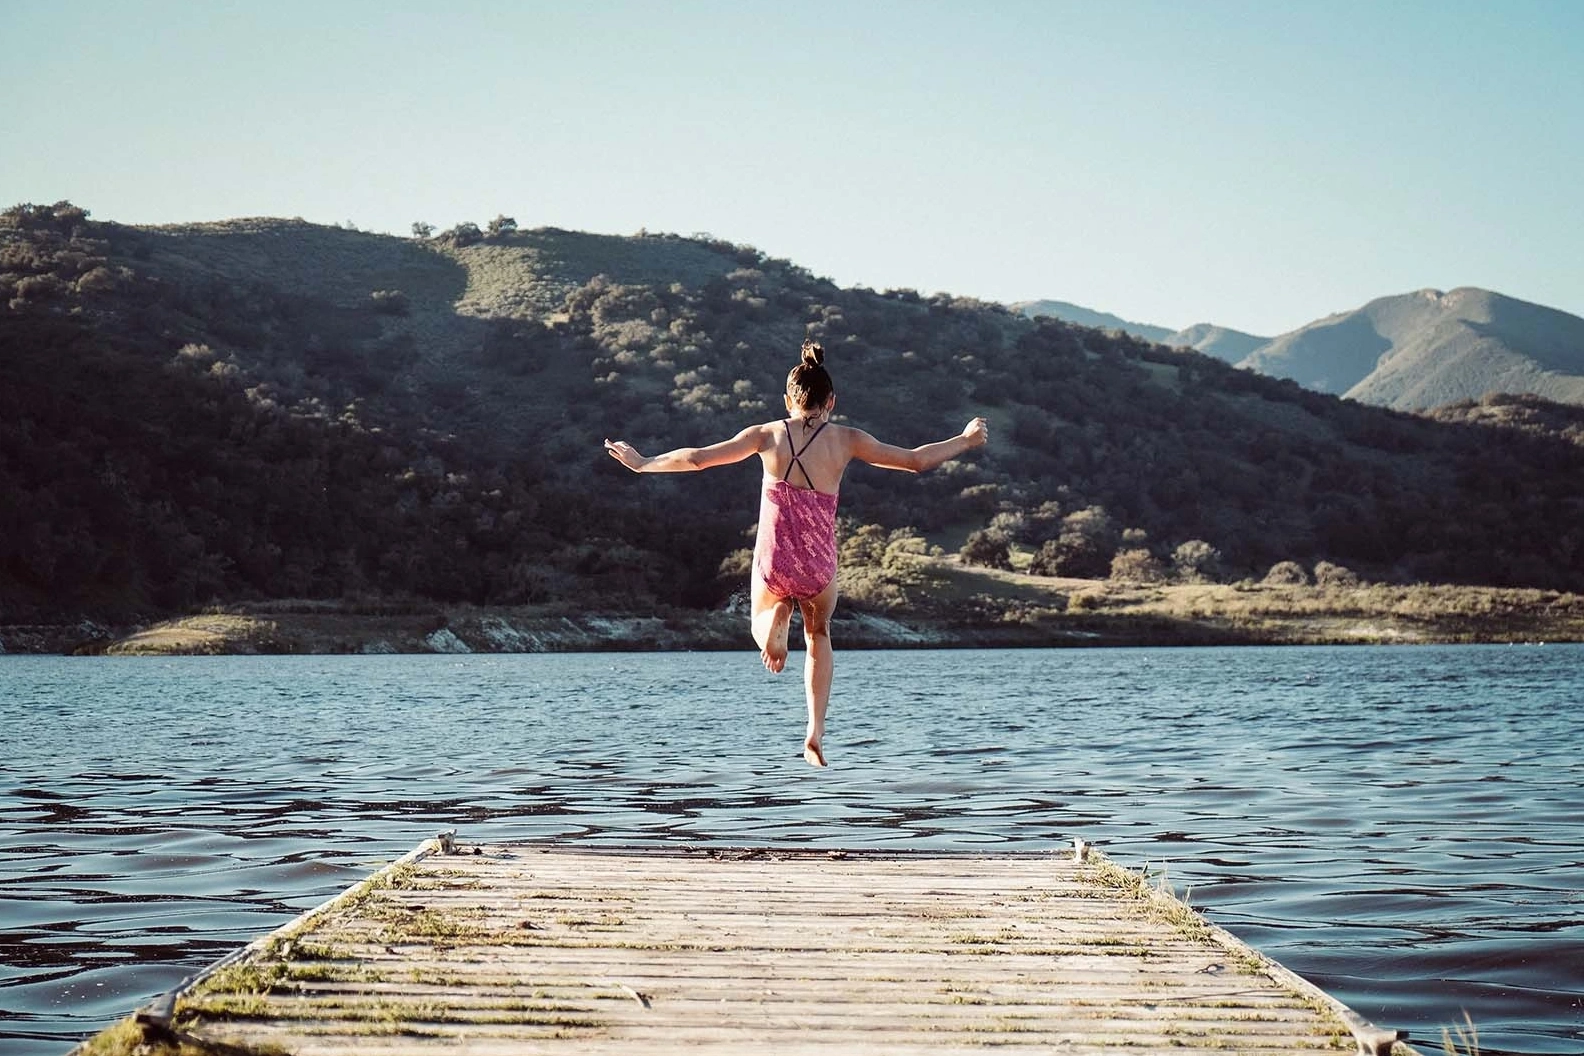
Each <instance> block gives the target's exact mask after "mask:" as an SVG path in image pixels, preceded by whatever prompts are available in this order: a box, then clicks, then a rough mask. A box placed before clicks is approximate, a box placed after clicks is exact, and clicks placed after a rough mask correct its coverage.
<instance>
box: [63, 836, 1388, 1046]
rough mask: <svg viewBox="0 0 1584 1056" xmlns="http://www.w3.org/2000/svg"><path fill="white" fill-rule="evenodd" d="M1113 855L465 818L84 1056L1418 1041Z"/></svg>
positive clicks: (191, 983) (103, 1038)
mask: <svg viewBox="0 0 1584 1056" xmlns="http://www.w3.org/2000/svg"><path fill="white" fill-rule="evenodd" d="M1087 850H1088V849H1087V848H1080V850H1079V851H1078V852H1076V853H1075V852H1069V853H1066V854H1061V855H1058V854H1054V853H1047V854H963V853H952V854H907V853H889V852H860V851H850V852H818V851H810V850H806V849H805V850H730V851H722V850H713V851H712V850H708V849H697V848H695V849H689V850H631V849H628V850H621V851H614V850H599V849H590V848H569V847H564V846H544V845H488V846H477V847H474V846H458V845H456V844H454V843H453V842H452V839H451V837H450V835H449V834H447V835H445V836H442V837H440V838H439V839H437V840H435V841H430V842H429V843H427V844H426V845H425V846H423V847H421V848H419V849H418V850H416V851H414V852H413V853H412V854H409V855H407V856H406V857H405V858H403V859H401V860H399V861H398V862H396V863H393V864H392V865H391V866H388V867H386V868H385V869H383V870H381V871H380V872H379V873H376V874H375V875H374V876H373V877H371V878H370V879H369V880H366V881H364V882H363V883H361V884H359V885H357V886H355V887H353V888H352V889H350V890H349V891H347V892H346V893H344V894H343V895H341V896H338V897H337V898H335V899H332V900H331V901H330V902H327V903H326V904H325V905H323V906H321V907H319V908H318V909H316V910H313V911H312V912H310V913H307V914H304V916H303V917H300V918H298V920H296V921H293V922H292V923H291V924H288V925H287V926H285V927H283V928H281V929H279V930H278V931H276V932H273V933H272V934H270V935H269V936H266V937H265V938H263V939H260V940H258V941H256V942H254V943H253V944H251V945H250V946H248V947H246V948H245V949H243V950H241V951H238V953H237V954H234V955H233V956H231V957H229V958H226V959H225V960H223V961H221V962H219V963H218V964H217V965H215V966H214V967H212V968H210V969H208V970H206V971H205V972H204V973H201V974H200V975H198V976H195V977H194V978H193V979H191V980H188V981H187V982H186V983H184V984H183V986H182V987H181V988H179V989H178V991H176V992H173V993H172V994H169V995H166V996H165V997H164V998H162V999H161V1000H159V1001H156V1002H155V1003H154V1004H153V1005H151V1006H150V1007H149V1008H148V1009H146V1010H144V1011H143V1012H142V1013H139V1014H138V1015H137V1016H136V1017H133V1018H131V1019H128V1020H126V1021H124V1022H123V1023H121V1024H118V1025H117V1026H115V1027H112V1028H110V1030H108V1031H106V1032H105V1033H104V1034H101V1035H100V1036H99V1037H97V1038H95V1039H92V1040H90V1041H89V1042H85V1043H84V1045H83V1046H81V1047H80V1048H79V1050H78V1052H80V1053H82V1054H85V1056H86V1054H90V1053H91V1054H94V1056H99V1054H102V1053H119V1052H132V1051H133V1049H134V1048H135V1047H136V1045H138V1044H142V1043H148V1042H154V1043H155V1045H154V1046H153V1047H151V1048H145V1049H143V1050H141V1051H145V1052H154V1053H158V1052H161V1051H164V1052H176V1051H178V1049H177V1048H176V1046H178V1045H183V1044H185V1045H186V1046H188V1047H187V1048H182V1049H180V1050H179V1051H181V1052H182V1053H184V1054H185V1053H213V1054H217V1056H238V1054H242V1053H249V1054H252V1053H265V1052H276V1053H281V1052H284V1053H292V1054H296V1056H311V1054H319V1053H324V1054H331V1053H333V1054H348V1053H359V1054H363V1053H371V1054H374V1053H378V1054H387V1053H389V1054H394V1053H430V1052H435V1053H438V1052H445V1053H469V1054H479V1056H484V1054H507V1053H510V1054H519V1053H557V1054H562V1053H565V1054H571V1053H595V1052H619V1053H623V1054H627V1053H632V1054H636V1053H647V1052H673V1051H678V1050H682V1049H689V1050H694V1049H696V1050H703V1051H709V1052H718V1053H727V1052H744V1053H747V1052H752V1053H772V1054H776V1056H791V1054H798V1053H820V1054H833V1053H883V1054H887V1056H890V1054H907V1053H924V1052H930V1053H936V1052H942V1051H964V1050H970V1049H982V1048H985V1047H989V1046H995V1047H1013V1046H1015V1047H1018V1048H1019V1049H1020V1050H1021V1051H1025V1052H1035V1051H1051V1050H1057V1049H1059V1050H1061V1051H1063V1052H1073V1053H1088V1052H1103V1051H1110V1050H1116V1049H1126V1050H1129V1051H1133V1052H1172V1053H1200V1052H1202V1053H1217V1054H1225V1053H1229V1052H1236V1053H1271V1054H1276V1053H1281V1054H1287V1053H1294V1052H1308V1051H1317V1052H1338V1051H1342V1052H1352V1051H1361V1052H1369V1053H1387V1052H1389V1051H1392V1047H1393V1041H1394V1039H1395V1038H1396V1037H1397V1035H1396V1033H1395V1032H1387V1031H1379V1030H1376V1029H1375V1028H1373V1027H1371V1026H1370V1025H1369V1024H1367V1023H1364V1022H1363V1021H1362V1020H1360V1019H1359V1018H1358V1017H1357V1016H1356V1015H1354V1014H1353V1013H1351V1012H1350V1011H1348V1010H1347V1009H1346V1008H1344V1007H1343V1006H1342V1005H1340V1004H1339V1003H1338V1002H1336V1001H1335V1000H1333V999H1332V998H1330V997H1329V996H1327V995H1326V994H1324V993H1323V992H1322V991H1320V990H1319V989H1317V988H1316V987H1314V986H1312V985H1311V984H1309V983H1307V982H1305V981H1304V980H1302V979H1300V978H1298V977H1297V976H1295V975H1293V974H1292V973H1291V972H1288V971H1287V970H1286V969H1284V968H1282V967H1281V966H1280V965H1277V964H1275V963H1274V962H1273V961H1271V960H1269V959H1268V958H1266V957H1264V956H1262V955H1260V954H1259V953H1256V952H1255V951H1254V950H1252V949H1251V948H1249V947H1248V946H1246V945H1244V944H1243V943H1242V942H1240V941H1238V940H1237V939H1236V938H1234V937H1232V936H1231V935H1229V934H1228V933H1226V932H1225V931H1223V930H1221V929H1219V928H1216V927H1213V926H1211V925H1209V924H1207V923H1206V922H1205V921H1204V920H1203V918H1201V917H1199V916H1198V915H1197V914H1195V913H1193V912H1192V911H1190V910H1188V909H1187V908H1186V907H1185V906H1184V905H1183V904H1182V903H1180V902H1178V901H1176V900H1175V899H1174V898H1172V897H1171V896H1170V895H1169V894H1164V893H1162V892H1160V891H1157V890H1155V889H1154V888H1153V887H1152V886H1151V885H1149V884H1147V883H1145V882H1144V881H1143V880H1142V878H1141V877H1139V876H1138V874H1134V873H1129V872H1127V871H1126V870H1123V869H1121V868H1119V867H1117V866H1116V865H1114V864H1113V863H1111V862H1109V861H1108V860H1106V859H1104V858H1103V857H1101V856H1100V855H1098V854H1093V853H1085V852H1087ZM1080 859H1082V860H1080ZM161 1045H163V1046H165V1047H164V1048H163V1050H162V1049H161V1047H160V1046H161ZM1395 1051H1396V1053H1398V1054H1402V1053H1412V1052H1413V1050H1412V1049H1409V1048H1407V1047H1406V1046H1405V1045H1402V1044H1401V1043H1400V1042H1398V1043H1397V1048H1396V1050H1395Z"/></svg>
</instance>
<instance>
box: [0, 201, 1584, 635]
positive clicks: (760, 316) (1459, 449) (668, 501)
mask: <svg viewBox="0 0 1584 1056" xmlns="http://www.w3.org/2000/svg"><path fill="white" fill-rule="evenodd" d="M499 227H500V229H499V230H498V231H497V233H495V234H493V235H486V234H483V233H480V232H478V231H476V230H470V229H469V227H466V226H463V227H459V228H457V229H453V231H451V232H447V233H444V234H442V235H439V236H434V237H430V238H423V239H419V238H410V239H409V238H395V237H391V236H385V235H376V234H369V233H364V232H357V231H351V230H342V229H338V228H326V227H320V226H316V225H310V224H306V223H303V222H302V221H295V220H268V219H264V220H239V221H228V222H224V223H214V224H199V225H185V226H181V227H164V228H136V227H129V226H125V225H119V224H114V223H103V222H96V221H94V220H91V219H90V218H89V217H88V216H87V215H86V214H85V213H84V212H83V211H82V210H81V209H78V208H76V207H74V206H71V205H70V204H69V203H57V204H56V205H54V206H29V207H18V208H15V209H12V210H9V211H7V212H6V213H5V214H3V216H0V309H3V310H0V494H4V495H6V496H7V497H8V499H9V500H10V501H8V502H6V503H5V504H4V505H3V506H0V622H12V623H16V622H25V621H29V620H51V619H65V618H69V617H74V616H77V615H95V616H104V617H115V618H132V617H149V616H156V615H165V614H173V613H180V612H186V611H191V610H193V609H194V608H196V607H201V606H204V605H210V604H221V605H226V604H233V603H249V602H251V603H261V602H265V601H268V600H269V599H337V600H338V601H340V602H341V603H343V604H346V605H348V606H351V607H357V606H363V607H366V608H367V609H369V610H370V611H387V610H389V609H390V608H391V607H392V606H394V607H395V608H396V609H401V608H403V607H404V606H406V607H409V608H413V609H424V608H425V607H426V606H429V605H432V604H448V605H450V604H472V605H511V606H522V605H552V606H564V607H571V608H572V609H575V610H579V611H588V610H595V609H599V610H604V611H654V610H655V609H656V607H657V606H662V605H664V606H673V607H680V608H682V609H687V608H690V607H692V608H699V607H713V606H718V605H720V604H721V603H722V602H724V601H725V600H726V599H727V598H728V596H729V595H730V594H731V593H732V592H733V591H737V590H741V589H742V587H743V581H744V575H743V567H744V566H743V553H742V550H743V548H744V547H747V546H749V545H751V538H750V534H749V533H751V530H752V523H753V519H754V515H755V511H756V508H757V498H756V495H755V481H756V479H757V474H758V468H757V466H756V465H750V464H746V463H745V464H743V465H740V466H735V467H729V468H725V469H720V470H716V471H713V472H712V473H710V474H708V475H706V476H703V477H694V476H667V477H653V476H646V477H634V476H632V475H630V474H627V473H626V472H625V471H624V470H622V469H621V468H620V467H619V466H617V465H616V464H615V463H614V462H613V461H612V460H611V459H609V458H608V457H607V456H606V455H605V454H604V453H603V451H602V449H601V446H600V441H601V440H602V439H603V438H604V437H606V436H612V437H615V436H621V437H624V438H626V439H628V440H631V441H632V442H633V443H635V444H636V445H637V446H638V447H639V448H640V449H641V450H644V451H654V450H658V449H661V448H664V447H671V446H678V445H683V444H694V443H703V442H708V441H712V440H717V439H721V438H724V437H726V436H729V435H731V434H732V433H734V432H735V431H736V430H738V429H739V428H741V427H742V426H743V425H744V424H747V423H749V422H753V421H759V420H764V419H766V418H770V417H776V416H778V411H779V405H780V394H781V385H782V379H783V378H784V376H785V372H786V370H787V369H788V367H790V366H791V365H792V363H793V362H794V361H795V357H796V350H797V347H798V345H799V343H800V342H801V341H802V340H803V338H804V337H805V336H814V337H816V338H818V339H820V340H821V341H823V342H824V344H825V345H826V348H827V350H828V360H827V362H828V365H829V366H830V367H831V369H832V372H833V374H834V376H835V378H836V383H837V386H838V390H839V392H840V394H841V404H840V407H841V410H842V412H843V416H844V417H845V418H846V419H847V420H848V421H851V422H853V423H854V424H858V425H861V426H863V427H864V428H867V429H869V430H870V431H872V432H874V433H876V434H877V435H879V436H881V437H882V438H885V439H888V440H891V441H894V442H898V443H904V444H917V443H922V442H926V441H929V440H934V439H938V438H940V437H943V436H947V435H950V434H952V433H955V432H956V431H957V430H958V429H960V428H961V426H962V424H963V422H964V421H966V420H967V419H968V418H969V417H971V416H972V415H976V414H984V415H986V416H988V417H989V418H990V419H991V422H992V426H993V430H994V441H993V443H992V445H991V446H990V447H988V448H985V449H983V450H982V451H980V452H977V453H975V455H974V456H972V457H970V458H967V459H964V460H963V461H961V462H958V463H949V464H948V465H946V466H944V467H942V469H941V470H939V471H937V472H935V473H933V474H928V475H925V476H922V477H913V476H911V475H906V474H895V473H885V472H882V471H879V470H874V469H872V468H869V467H863V466H856V467H854V468H853V469H852V470H850V471H849V475H848V477H847V479H846V481H845V482H844V486H843V495H842V508H843V514H844V522H843V537H844V544H843V545H844V561H845V562H846V564H847V567H848V568H849V569H850V570H852V573H853V577H852V579H851V581H850V583H848V584H846V586H847V596H848V598H849V604H851V605H855V606H857V607H859V608H867V609H869V610H872V611H877V612H880V611H890V607H891V606H892V605H893V604H894V603H895V601H896V599H897V597H898V596H899V595H905V594H906V590H905V585H903V586H899V585H898V583H899V580H898V576H897V575H895V574H893V573H895V572H897V570H898V569H899V568H901V567H902V564H905V563H906V562H905V561H904V560H903V558H904V557H906V555H908V554H914V555H917V554H920V553H924V554H927V553H928V552H929V550H930V548H931V547H940V548H943V550H944V551H945V552H946V553H948V554H949V553H952V552H955V551H956V550H957V549H958V548H959V547H962V546H964V545H965V544H967V545H968V547H969V549H970V551H971V553H972V554H973V555H975V556H976V558H977V559H978V560H981V561H984V562H988V563H989V564H992V565H994V564H1002V563H1005V564H1017V565H1019V566H1020V567H1025V568H1026V569H1027V570H1032V572H1034V573H1042V574H1046V575H1051V576H1054V575H1088V576H1093V575H1101V576H1104V575H1105V574H1107V572H1108V571H1109V570H1110V568H1111V563H1112V561H1113V559H1114V558H1116V557H1117V555H1118V554H1119V553H1123V552H1129V553H1131V555H1132V556H1131V557H1129V558H1127V559H1126V560H1124V561H1123V565H1125V566H1127V567H1130V568H1133V569H1135V570H1137V571H1140V574H1142V575H1149V574H1153V571H1152V570H1153V569H1155V568H1157V567H1167V568H1169V567H1171V566H1172V565H1173V563H1174V561H1175V562H1176V563H1178V564H1181V561H1182V553H1180V551H1181V548H1182V547H1183V545H1184V544H1194V543H1197V544H1199V547H1202V549H1199V548H1196V547H1193V546H1190V547H1189V549H1188V551H1183V553H1187V554H1189V556H1190V557H1191V558H1192V561H1193V563H1194V568H1193V571H1194V573H1195V574H1210V575H1213V576H1216V577H1219V578H1222V579H1230V580H1235V579H1238V578H1242V577H1245V576H1247V577H1254V578H1259V577H1261V576H1263V575H1264V574H1265V571H1266V570H1267V569H1269V568H1270V567H1271V566H1272V565H1273V564H1275V563H1277V562H1281V561H1288V560H1291V561H1295V562H1298V563H1300V564H1302V565H1304V566H1305V567H1306V568H1307V567H1311V566H1313V565H1314V564H1315V563H1316V562H1319V561H1327V562H1331V563H1334V564H1339V565H1345V566H1348V567H1351V568H1353V569H1355V570H1357V571H1359V572H1361V573H1363V574H1365V575H1366V576H1368V577H1370V578H1372V579H1376V580H1383V581H1414V580H1434V581H1446V582H1458V583H1482V584H1488V585H1491V586H1501V587H1531V588H1554V589H1565V590H1578V589H1584V529H1581V527H1580V525H1584V499H1581V497H1580V495H1579V492H1578V489H1577V481H1578V480H1579V479H1584V449H1581V448H1580V446H1579V445H1578V443H1576V442H1575V441H1576V439H1577V434H1576V433H1574V432H1570V428H1571V427H1570V424H1569V423H1568V422H1566V421H1565V419H1564V418H1562V417H1558V415H1559V414H1561V413H1562V412H1558V411H1555V410H1553V409H1548V408H1550V405H1546V404H1543V403H1537V404H1534V405H1533V406H1532V407H1531V408H1529V409H1528V410H1526V411H1525V413H1523V414H1521V415H1520V414H1517V413H1516V412H1515V413H1510V414H1500V415H1495V414H1492V415H1485V414H1479V413H1474V412H1473V409H1472V408H1471V409H1470V412H1469V413H1467V414H1464V415H1462V416H1461V417H1458V416H1453V417H1450V418H1447V419H1445V420H1431V419H1428V418H1424V417H1416V416H1411V415H1405V414H1400V413H1396V412H1392V411H1388V410H1383V409H1378V408H1371V407H1365V406H1361V405H1359V404H1356V403H1349V402H1343V401H1340V400H1338V399H1336V398H1334V397H1330V396H1326V395H1322V394H1319V393H1315V392H1311V391H1307V390H1305V389H1303V388H1301V387H1300V386H1298V385H1297V384H1294V383H1293V382H1290V381H1281V380H1277V379H1273V378H1267V377H1262V376H1259V375H1256V374H1252V373H1249V372H1246V371H1237V370H1234V369H1232V368H1231V367H1230V366H1229V365H1227V364H1226V363H1224V362H1221V361H1220V360H1217V359H1215V358H1212V357H1208V356H1204V355H1200V354H1198V353H1195V352H1192V351H1186V350H1172V349H1169V348H1166V347H1163V346H1158V345H1153V344H1150V343H1149V342H1146V341H1143V340H1140V339H1137V338H1133V337H1130V336H1128V335H1125V334H1119V333H1116V332H1106V331H1101V330H1096V329H1090V328H1087V327H1083V326H1078V325H1075V324H1071V323H1065V322H1061V321H1057V320H1052V319H1029V318H1027V317H1024V316H1022V315H1019V314H1018V313H1016V312H1013V311H1012V310H1010V309H1008V308H1006V307H1003V306H1000V305H995V304H986V303H982V302H978V301H973V300H968V299H963V298H954V297H951V296H948V295H935V296H931V297H924V296H920V295H919V294H917V293H916V292H914V291H911V290H891V291H885V292H876V291H873V290H867V289H842V288H838V287H837V286H835V285H834V284H832V283H831V282H829V281H828V280H825V279H822V278H819V277H817V276H814V275H812V274H810V273H809V272H807V271H806V270H805V269H802V268H800V267H798V266H796V265H795V264H792V263H791V262H788V261H783V260H775V259H772V258H768V257H766V256H765V255H764V254H762V253H760V252H759V251H757V250H755V249H753V248H752V247H748V246H740V245H733V244H731V243H727V242H723V241H720V240H715V239H709V238H682V237H678V236H671V235H642V234H641V235H637V236H633V237H626V238H624V237H615V236H606V235H591V234H585V233H579V232H568V231H558V230H553V229H541V230H534V231H516V230H512V225H499ZM1212 551H1213V552H1218V560H1212V557H1213V556H1215V555H1214V554H1212V553H1211V552H1212ZM1194 554H1197V555H1198V556H1197V557H1193V555H1194ZM1129 561H1131V562H1132V564H1131V565H1128V562H1129ZM899 562H901V564H899ZM866 570H867V571H866ZM871 572H872V575H871V574H869V573H871Z"/></svg>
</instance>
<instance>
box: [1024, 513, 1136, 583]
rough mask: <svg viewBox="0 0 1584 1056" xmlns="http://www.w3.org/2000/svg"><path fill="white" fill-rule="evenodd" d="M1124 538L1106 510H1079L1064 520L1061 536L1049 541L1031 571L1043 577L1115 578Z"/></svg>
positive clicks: (1032, 565)
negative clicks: (1113, 565)
mask: <svg viewBox="0 0 1584 1056" xmlns="http://www.w3.org/2000/svg"><path fill="white" fill-rule="evenodd" d="M1121 540H1122V534H1121V533H1120V532H1119V531H1117V527H1116V522H1115V521H1113V520H1112V519H1111V515H1110V514H1109V513H1107V512H1106V511H1105V507H1103V506H1090V507H1087V508H1085V509H1082V510H1075V511H1073V512H1072V513H1069V514H1068V515H1067V516H1065V517H1063V518H1062V522H1061V534H1060V535H1058V536H1057V537H1056V538H1055V539H1047V540H1046V541H1045V542H1044V544H1042V545H1041V546H1040V550H1039V553H1038V554H1037V555H1035V560H1034V563H1033V564H1031V565H1030V566H1029V571H1030V572H1033V573H1034V574H1035V575H1041V576H1072V577H1074V578H1077V579H1104V578H1105V577H1106V576H1108V575H1110V574H1111V559H1112V557H1114V556H1115V554H1116V551H1117V546H1118V545H1119V544H1120V543H1121Z"/></svg>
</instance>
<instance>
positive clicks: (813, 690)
mask: <svg viewBox="0 0 1584 1056" xmlns="http://www.w3.org/2000/svg"><path fill="white" fill-rule="evenodd" d="M798 608H800V609H802V611H803V641H804V642H805V643H807V645H808V654H807V655H806V656H805V657H804V658H803V691H804V693H805V694H806V695H807V696H808V732H807V733H806V734H805V735H804V737H803V758H804V759H806V760H808V763H809V765H810V766H824V765H825V753H824V751H822V750H821V748H820V745H821V743H822V742H823V741H824V740H825V710H826V708H827V707H829V706H830V692H831V675H832V673H833V672H834V670H835V663H836V657H835V653H834V651H833V650H832V649H831V640H830V618H831V614H832V613H833V612H835V611H836V581H835V580H834V579H833V580H831V582H830V585H829V586H828V587H826V588H825V589H824V590H822V591H820V592H819V594H818V595H817V596H815V597H813V598H811V599H809V600H808V601H800V602H798Z"/></svg>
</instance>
